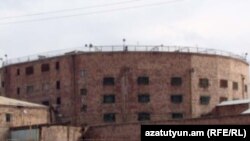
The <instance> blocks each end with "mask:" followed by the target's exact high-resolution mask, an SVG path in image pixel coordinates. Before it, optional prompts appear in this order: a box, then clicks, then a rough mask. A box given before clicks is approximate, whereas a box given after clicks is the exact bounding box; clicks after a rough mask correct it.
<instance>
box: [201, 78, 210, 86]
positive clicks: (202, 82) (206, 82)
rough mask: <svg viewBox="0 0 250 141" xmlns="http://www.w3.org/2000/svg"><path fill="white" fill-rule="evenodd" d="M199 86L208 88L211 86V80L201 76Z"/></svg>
mask: <svg viewBox="0 0 250 141" xmlns="http://www.w3.org/2000/svg"><path fill="white" fill-rule="evenodd" d="M199 86H200V87H201V88H208V86H209V80H208V79H207V78H200V80H199Z"/></svg>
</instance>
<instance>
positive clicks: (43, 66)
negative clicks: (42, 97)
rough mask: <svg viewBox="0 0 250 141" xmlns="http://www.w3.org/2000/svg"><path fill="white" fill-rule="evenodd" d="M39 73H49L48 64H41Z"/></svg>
mask: <svg viewBox="0 0 250 141" xmlns="http://www.w3.org/2000/svg"><path fill="white" fill-rule="evenodd" d="M41 71H42V72H46V71H49V64H42V66H41Z"/></svg>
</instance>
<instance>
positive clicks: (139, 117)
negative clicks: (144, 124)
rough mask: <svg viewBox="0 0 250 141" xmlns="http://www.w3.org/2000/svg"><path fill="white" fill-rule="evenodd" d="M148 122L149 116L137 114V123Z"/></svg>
mask: <svg viewBox="0 0 250 141" xmlns="http://www.w3.org/2000/svg"><path fill="white" fill-rule="evenodd" d="M148 120H150V114H149V113H144V112H143V113H139V114H138V121H148Z"/></svg>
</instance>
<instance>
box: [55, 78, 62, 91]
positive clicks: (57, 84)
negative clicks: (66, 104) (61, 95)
mask: <svg viewBox="0 0 250 141" xmlns="http://www.w3.org/2000/svg"><path fill="white" fill-rule="evenodd" d="M60 88H61V83H60V81H59V80H58V81H56V89H57V90H59V89H60Z"/></svg>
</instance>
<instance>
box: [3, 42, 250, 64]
mask: <svg viewBox="0 0 250 141" xmlns="http://www.w3.org/2000/svg"><path fill="white" fill-rule="evenodd" d="M85 52H86V53H89V52H92V53H93V52H180V53H197V54H207V55H219V56H225V57H231V58H235V59H239V60H241V61H244V62H246V63H248V62H247V58H246V55H245V56H243V55H237V54H234V53H231V52H227V51H222V50H217V49H207V48H199V47H188V46H164V45H144V46H142V45H140V46H139V45H126V46H121V45H113V46H112V45H110V46H94V45H92V44H91V46H86V45H85V46H84V47H79V48H70V49H64V50H56V51H51V52H45V53H40V54H39V55H30V56H26V57H21V58H15V59H8V60H5V61H3V66H8V65H12V64H19V63H24V62H31V61H36V60H41V59H45V58H52V57H57V56H63V55H72V54H78V53H85Z"/></svg>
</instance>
